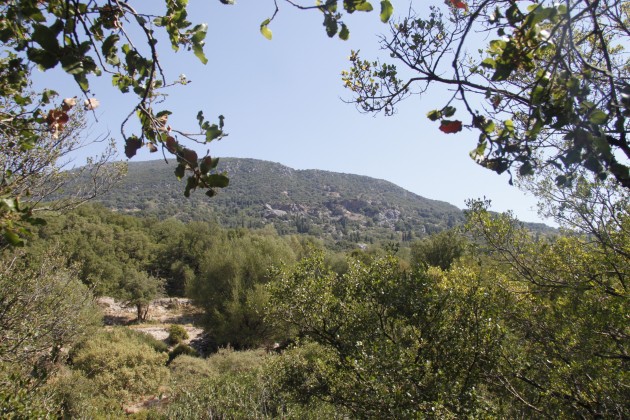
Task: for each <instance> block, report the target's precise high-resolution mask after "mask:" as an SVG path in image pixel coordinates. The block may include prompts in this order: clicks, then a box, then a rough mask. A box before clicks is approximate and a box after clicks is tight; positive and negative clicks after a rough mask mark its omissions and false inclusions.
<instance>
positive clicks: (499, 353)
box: [270, 203, 630, 418]
mask: <svg viewBox="0 0 630 420" xmlns="http://www.w3.org/2000/svg"><path fill="white" fill-rule="evenodd" d="M614 217H615V218H617V217H619V219H616V221H617V222H619V223H620V226H619V229H618V230H617V229H615V230H614V236H611V237H609V238H608V239H609V241H610V242H608V243H601V242H598V241H595V242H593V241H591V240H589V238H588V237H586V236H583V235H580V234H577V233H572V234H567V235H565V236H561V237H557V238H542V239H535V238H533V237H532V236H531V234H530V233H529V232H528V231H527V230H525V229H523V228H522V227H521V226H519V224H518V223H517V222H516V221H514V220H513V219H511V218H510V217H509V215H502V216H500V217H494V216H492V215H491V214H490V213H488V212H487V211H486V210H485V209H484V208H483V204H482V203H473V207H472V209H471V211H470V213H469V224H468V228H469V231H470V234H471V235H472V236H473V238H474V239H475V241H474V246H473V247H472V249H471V254H470V255H469V256H467V257H463V258H462V259H460V260H456V259H455V260H453V261H451V264H450V266H451V267H450V269H448V270H446V271H444V270H442V269H440V268H439V267H435V266H434V265H439V263H440V261H438V263H437V264H435V263H432V262H431V261H429V260H427V261H424V264H418V265H417V266H416V268H415V269H414V270H412V271H408V270H404V269H401V266H400V263H399V262H398V261H396V260H395V259H393V258H392V257H385V258H376V259H373V260H368V261H367V262H356V263H354V264H352V265H351V268H350V270H349V271H348V272H347V273H346V274H345V275H343V276H339V275H337V274H335V273H334V272H331V271H330V270H329V269H328V268H327V267H326V266H325V265H324V264H323V260H322V258H321V256H318V255H315V256H312V257H310V258H308V259H306V260H304V261H302V262H301V263H299V264H298V265H297V266H296V267H295V268H292V269H288V270H283V271H279V272H278V274H277V281H275V282H274V283H272V285H271V289H270V291H271V295H272V297H271V301H270V315H271V316H272V317H273V318H274V319H278V320H282V321H284V322H287V323H289V324H291V325H293V326H294V327H295V328H296V329H297V331H298V332H299V336H300V337H303V339H304V340H307V341H305V344H306V347H305V349H304V350H300V349H301V347H302V346H300V347H297V348H296V350H295V351H292V352H289V353H288V355H287V357H286V358H282V359H281V360H280V361H279V362H278V363H279V368H278V372H279V373H278V378H277V379H278V380H279V381H280V383H281V384H282V385H281V387H282V389H284V390H285V391H286V392H290V393H292V395H294V398H297V399H299V400H301V401H310V400H311V399H313V398H316V399H323V400H325V401H328V402H330V403H332V404H335V405H339V406H342V407H345V408H347V409H349V410H350V411H351V412H352V413H353V415H354V416H357V417H372V416H377V415H383V414H384V413H387V414H388V415H391V416H394V417H398V418H410V417H414V416H416V415H418V414H420V415H421V416H432V415H434V414H435V415H437V416H439V417H441V418H444V417H446V418H461V417H485V416H490V417H510V418H511V417H519V416H523V415H524V416H527V417H529V416H545V417H554V418H574V417H589V418H597V417H610V418H612V417H615V418H616V417H618V418H623V417H625V416H627V415H628V414H629V412H628V405H627V392H626V386H627V384H628V382H627V381H628V357H627V354H628V350H629V349H628V347H629V346H630V334H629V331H628V325H627V313H628V294H627V289H626V283H627V276H628V274H629V273H630V263H629V261H630V260H629V259H628V257H627V255H624V253H625V252H626V251H624V249H627V244H628V243H630V242H629V241H630V236H628V234H629V233H630V229H628V227H629V226H628V218H627V207H626V213H624V215H621V214H617V215H615V216H614ZM440 236H441V237H436V238H433V244H432V246H433V247H435V248H437V247H441V250H442V251H443V255H449V253H450V250H451V248H452V241H445V240H444V238H445V236H443V235H440ZM419 245H421V246H420V249H422V248H426V247H427V244H419ZM615 248H617V249H620V251H619V252H616V251H613V250H614V249H615ZM438 254H439V253H438ZM417 255H418V256H421V255H422V254H417ZM428 256H429V257H430V256H431V254H428ZM429 259H430V258H429ZM432 266H433V267H432ZM308 340H310V341H313V342H314V343H316V345H313V344H308ZM293 353H295V354H293Z"/></svg>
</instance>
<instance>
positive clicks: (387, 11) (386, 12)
mask: <svg viewBox="0 0 630 420" xmlns="http://www.w3.org/2000/svg"><path fill="white" fill-rule="evenodd" d="M393 12H394V6H392V4H391V3H390V1H389V0H383V1H381V22H383V23H386V22H387V21H389V18H390V17H391V16H392V13H393Z"/></svg>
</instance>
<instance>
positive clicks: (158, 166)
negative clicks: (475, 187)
mask: <svg viewBox="0 0 630 420" xmlns="http://www.w3.org/2000/svg"><path fill="white" fill-rule="evenodd" d="M173 168H174V165H165V164H164V162H163V161H151V162H133V163H130V164H129V168H128V173H129V175H128V176H127V177H126V178H125V179H124V180H123V182H122V183H121V184H120V186H118V187H116V188H114V189H113V190H112V191H110V192H109V193H108V194H106V195H104V196H103V197H101V198H99V201H100V202H101V203H102V204H103V205H105V206H106V207H108V208H112V209H116V210H118V211H121V212H133V213H137V214H142V215H151V216H156V217H158V218H160V219H164V218H167V217H175V218H177V219H179V220H183V221H192V220H196V221H216V222H218V223H219V224H220V225H221V226H224V227H227V228H237V227H246V228H262V227H264V226H267V225H272V226H274V227H275V229H276V230H277V231H278V232H279V233H280V234H298V233H299V234H310V235H314V236H317V237H318V238H320V239H323V240H326V241H327V242H328V243H329V244H331V245H332V244H337V243H339V244H342V245H343V246H344V247H346V248H348V247H353V246H356V244H357V243H368V244H369V243H374V242H378V241H384V240H390V241H410V240H411V239H412V238H421V237H424V236H426V235H428V234H430V233H433V232H438V231H440V230H443V229H448V228H451V227H453V226H455V225H456V224H458V223H461V222H462V220H463V215H462V212H461V211H460V210H459V209H457V208H456V207H455V206H452V205H450V204H448V203H445V202H441V201H436V200H429V199H426V198H423V197H420V196H418V195H416V194H413V193H411V192H409V191H405V190H403V189H402V188H400V187H398V186H396V185H394V184H392V183H390V182H387V181H383V180H377V179H374V178H369V177H365V176H358V175H351V174H339V173H334V172H327V171H320V170H294V169H291V168H288V167H286V166H283V165H281V164H278V163H272V162H266V161H260V160H254V159H236V158H222V159H221V160H220V163H219V166H218V169H219V170H221V171H226V172H227V173H229V175H230V179H231V181H230V182H231V183H230V188H227V189H224V190H222V191H221V192H220V193H219V194H218V195H216V196H215V197H213V198H212V199H208V197H206V196H203V195H201V194H193V195H192V196H191V197H190V198H189V199H186V198H184V197H182V195H181V183H179V182H177V181H176V180H174V179H173V177H172V173H171V171H172V170H173Z"/></svg>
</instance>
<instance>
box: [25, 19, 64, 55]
mask: <svg viewBox="0 0 630 420" xmlns="http://www.w3.org/2000/svg"><path fill="white" fill-rule="evenodd" d="M57 33H58V32H57ZM57 33H56V32H55V31H54V30H53V29H51V28H49V27H47V26H45V25H39V24H36V25H33V34H32V35H31V39H32V40H33V41H35V42H37V43H38V44H39V45H41V47H42V48H43V49H44V50H45V51H48V52H51V53H57V52H58V51H59V42H58V41H57Z"/></svg>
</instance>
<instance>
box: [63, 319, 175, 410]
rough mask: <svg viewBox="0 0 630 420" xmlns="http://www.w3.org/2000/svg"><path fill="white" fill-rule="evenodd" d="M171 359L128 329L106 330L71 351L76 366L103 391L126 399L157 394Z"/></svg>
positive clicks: (71, 358) (71, 359)
mask: <svg viewBox="0 0 630 420" xmlns="http://www.w3.org/2000/svg"><path fill="white" fill-rule="evenodd" d="M167 360H168V356H167V355H166V354H164V353H158V352H156V351H155V350H154V349H153V348H152V347H151V346H149V344H147V343H146V342H144V341H143V339H140V338H139V337H138V336H137V333H130V332H129V329H126V328H116V329H114V330H112V331H106V332H103V333H101V334H99V335H97V336H95V337H94V338H93V339H91V340H86V341H84V342H82V343H81V344H80V345H79V346H77V347H76V348H75V349H73V350H72V351H71V353H70V361H71V364H72V366H73V367H74V368H75V369H76V370H78V371H81V372H82V373H83V374H84V375H85V376H86V377H87V378H88V379H90V380H91V381H93V383H94V384H95V386H96V389H97V390H98V393H99V394H102V395H104V396H106V397H109V398H118V399H123V400H129V399H133V398H135V397H138V396H140V395H148V394H153V393H155V392H156V391H157V389H158V388H159V386H160V385H161V384H163V383H164V382H165V381H166V379H167V377H168V374H169V372H168V369H167V368H166V366H165V365H166V362H167Z"/></svg>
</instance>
